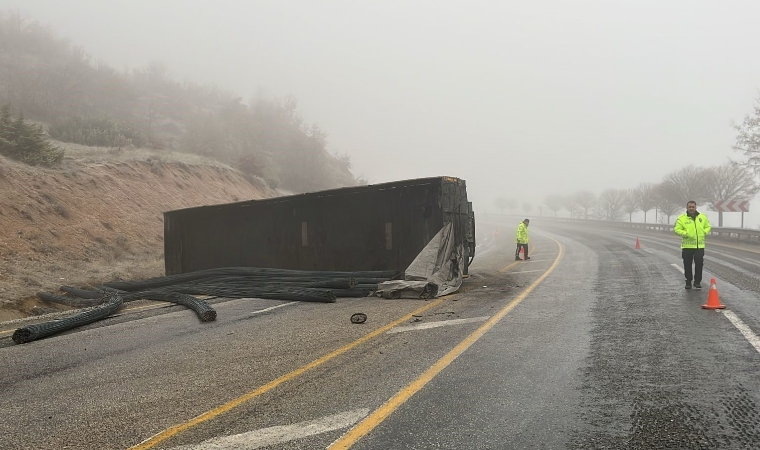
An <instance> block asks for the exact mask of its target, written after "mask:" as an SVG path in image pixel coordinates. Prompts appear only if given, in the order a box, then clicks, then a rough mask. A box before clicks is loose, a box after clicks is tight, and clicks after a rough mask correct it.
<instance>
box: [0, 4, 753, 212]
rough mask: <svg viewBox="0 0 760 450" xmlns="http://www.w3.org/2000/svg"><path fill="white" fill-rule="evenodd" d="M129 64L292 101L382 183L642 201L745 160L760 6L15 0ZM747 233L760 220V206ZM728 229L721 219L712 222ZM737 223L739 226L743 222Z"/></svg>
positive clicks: (62, 32)
mask: <svg viewBox="0 0 760 450" xmlns="http://www.w3.org/2000/svg"><path fill="white" fill-rule="evenodd" d="M0 9H2V10H8V9H17V10H19V11H21V12H22V13H25V14H27V15H28V16H29V17H30V18H31V19H32V20H37V21H39V22H41V23H44V24H49V25H50V26H51V27H52V28H53V30H54V31H55V32H56V33H57V34H58V35H59V36H61V37H67V38H70V39H71V41H72V43H73V44H75V45H79V46H82V47H84V49H85V50H86V51H87V52H88V53H90V54H91V55H92V57H93V58H94V59H95V60H102V61H103V62H105V63H107V64H108V65H111V66H113V67H114V68H116V69H119V70H121V69H125V68H140V67H144V66H146V65H147V64H148V63H150V62H152V61H161V62H163V63H164V65H165V66H166V67H167V68H168V69H169V73H170V76H171V77H172V78H173V79H175V80H178V81H185V80H187V81H193V82H197V83H201V84H214V85H216V86H218V87H219V88H220V89H223V90H227V91H230V92H232V93H235V94H237V95H240V96H241V97H243V99H244V100H245V101H247V100H249V99H250V98H252V97H253V96H255V95H257V93H263V94H264V95H266V96H275V97H281V96H284V95H292V96H294V97H295V98H296V99H297V100H298V104H299V107H298V110H299V112H300V113H301V114H302V116H303V117H304V119H305V120H306V121H307V122H309V123H317V124H319V126H320V127H321V128H322V129H323V130H325V131H326V132H327V133H328V134H329V137H328V149H329V150H330V151H331V152H336V151H337V152H341V153H348V154H349V155H350V156H351V159H352V162H353V165H354V169H353V172H354V174H356V175H361V176H363V177H365V178H367V179H368V180H369V182H370V183H379V182H385V181H393V180H399V179H408V178H419V177H426V176H438V175H450V176H456V177H459V178H463V179H465V180H466V181H467V187H468V193H469V196H470V197H471V199H472V200H473V201H474V202H475V208H476V211H480V212H484V211H493V212H496V211H498V210H497V208H496V207H495V206H494V205H493V199H495V198H496V197H500V196H504V197H514V198H517V199H519V200H520V201H521V202H522V201H529V202H531V203H533V204H534V210H533V215H535V214H536V213H537V206H538V205H539V204H540V203H541V201H542V199H543V198H544V197H545V196H546V195H547V194H569V193H573V192H576V191H579V190H591V191H593V192H594V193H596V194H599V193H600V192H601V191H602V190H604V189H606V188H616V189H622V188H634V187H636V186H637V185H638V184H639V183H640V182H659V181H661V179H662V177H663V175H665V174H666V173H668V172H671V171H674V170H677V169H680V168H682V167H684V166H686V165H688V164H694V165H697V166H713V165H719V164H722V163H724V162H726V161H727V160H728V158H734V159H740V158H741V155H740V154H739V153H737V152H735V151H733V150H732V149H731V147H732V145H733V144H734V141H735V136H736V132H735V130H734V129H733V128H732V127H731V124H732V122H741V121H742V120H743V118H744V116H745V115H747V114H749V113H751V112H752V108H753V104H754V102H755V100H756V99H758V98H760V58H758V54H760V52H758V48H759V46H760V27H758V26H757V24H758V23H760V2H758V1H757V0H737V1H731V0H726V1H724V2H719V1H714V0H665V1H663V0H637V1H632V0H629V1H615V0H596V1H592V0H575V1H572V2H568V1H563V0H544V1H540V2H526V1H522V2H512V1H492V2H486V1H466V2H465V1H462V2H453V1H399V0H384V1H382V2H380V1H375V2H369V1H359V2H356V1H348V0H345V1H319V0H293V1H223V0H222V1H220V0H215V1H199V0H181V1H179V0H172V1H168V0H160V1H144V0H129V1H125V0H118V1H114V0H109V1H102V0H66V1H55V0H0ZM752 209H753V212H752V213H750V215H749V216H745V226H752V227H756V226H757V225H758V224H760V200H755V202H753V204H752ZM710 217H711V219H714V221H715V222H716V225H717V215H714V213H713V215H711V216H710ZM739 221H740V215H739V214H738V213H732V214H727V215H726V216H725V225H726V226H738V225H739Z"/></svg>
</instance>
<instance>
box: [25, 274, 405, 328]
mask: <svg viewBox="0 0 760 450" xmlns="http://www.w3.org/2000/svg"><path fill="white" fill-rule="evenodd" d="M398 275H399V273H398V272H395V271H357V272H341V271H310V270H288V269H272V268H259V267H222V268H218V269H208V270H199V271H196V272H188V273H183V274H179V275H170V276H165V277H156V278H150V279H147V280H140V281H114V282H110V283H105V284H103V285H102V286H98V287H96V288H93V289H81V288H76V287H72V286H61V291H63V292H65V293H66V295H58V294H51V293H47V292H39V293H37V296H38V297H39V298H41V299H43V300H46V301H51V302H55V303H62V304H65V305H69V306H79V307H82V306H90V307H91V308H90V309H89V310H88V311H85V312H82V313H79V314H76V315H74V316H71V317H69V318H67V319H63V320H59V321H54V322H47V323H44V324H39V325H31V326H29V327H24V328H20V329H18V330H16V332H15V333H14V334H13V340H14V341H15V342H17V343H25V342H30V341H32V340H34V339H39V338H41V337H45V336H50V335H51V334H55V333H58V332H61V331H64V330H68V329H71V328H74V327H77V326H80V325H84V324H86V323H90V322H93V321H95V320H100V319H103V318H105V317H108V316H109V315H111V314H113V313H114V312H115V311H116V310H117V309H118V308H119V307H120V306H121V304H122V303H123V302H129V301H134V300H141V299H145V300H158V301H165V302H171V303H176V304H178V305H183V306H186V307H188V308H190V309H192V310H193V311H195V313H196V314H197V315H198V318H199V319H200V320H201V321H203V322H209V321H213V320H216V311H215V310H214V308H213V307H211V305H209V304H208V302H206V301H205V300H203V299H200V298H197V297H194V295H208V296H213V297H225V298H267V299H274V300H300V301H306V302H321V303H333V302H335V301H336V298H337V297H366V296H368V295H370V294H371V293H372V292H374V291H376V290H377V284H378V283H381V282H383V281H388V280H391V279H393V278H395V277H397V276H398ZM114 299H118V303H117V302H116V300H114Z"/></svg>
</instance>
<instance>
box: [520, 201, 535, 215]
mask: <svg viewBox="0 0 760 450" xmlns="http://www.w3.org/2000/svg"><path fill="white" fill-rule="evenodd" d="M522 209H523V211H525V214H529V213H530V211H531V210H532V209H533V205H532V204H530V203H528V202H525V203H523V205H522Z"/></svg>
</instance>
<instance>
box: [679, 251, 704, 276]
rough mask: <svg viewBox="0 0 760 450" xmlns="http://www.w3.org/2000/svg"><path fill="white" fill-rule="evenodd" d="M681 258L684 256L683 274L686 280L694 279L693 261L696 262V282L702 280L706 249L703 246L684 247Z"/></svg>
mask: <svg viewBox="0 0 760 450" xmlns="http://www.w3.org/2000/svg"><path fill="white" fill-rule="evenodd" d="M681 258H683V274H684V276H685V277H686V281H691V280H692V274H691V263H692V262H693V263H694V277H693V279H694V282H695V283H701V282H702V264H703V263H704V261H705V249H703V248H682V249H681Z"/></svg>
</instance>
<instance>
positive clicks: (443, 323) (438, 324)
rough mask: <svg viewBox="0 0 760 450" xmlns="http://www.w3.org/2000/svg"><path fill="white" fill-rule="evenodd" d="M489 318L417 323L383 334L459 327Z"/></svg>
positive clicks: (392, 329) (488, 317)
mask: <svg viewBox="0 0 760 450" xmlns="http://www.w3.org/2000/svg"><path fill="white" fill-rule="evenodd" d="M490 318H491V317H490V316H484V317H471V318H469V319H453V320H441V321H438V322H425V323H419V324H416V325H407V326H405V327H395V328H391V329H390V330H388V331H386V332H385V334H392V333H401V332H404V331H415V330H425V329H428V328H438V327H446V326H449V325H461V324H463V323H473V322H485V321H486V320H488V319H490Z"/></svg>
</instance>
